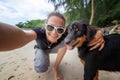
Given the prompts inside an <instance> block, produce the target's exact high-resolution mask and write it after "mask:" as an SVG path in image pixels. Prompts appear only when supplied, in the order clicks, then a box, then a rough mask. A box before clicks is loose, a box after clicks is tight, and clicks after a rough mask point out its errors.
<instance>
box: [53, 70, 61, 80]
mask: <svg viewBox="0 0 120 80" xmlns="http://www.w3.org/2000/svg"><path fill="white" fill-rule="evenodd" d="M53 72H54V76H55V80H63V79H62V78H63V77H62V76H61V75H60V74H59V72H58V71H57V70H56V69H54V70H53Z"/></svg>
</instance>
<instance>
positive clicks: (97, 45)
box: [90, 43, 100, 50]
mask: <svg viewBox="0 0 120 80" xmlns="http://www.w3.org/2000/svg"><path fill="white" fill-rule="evenodd" d="M99 46H100V44H99V43H98V44H96V45H95V46H93V47H91V48H90V50H93V49H96V48H97V47H99Z"/></svg>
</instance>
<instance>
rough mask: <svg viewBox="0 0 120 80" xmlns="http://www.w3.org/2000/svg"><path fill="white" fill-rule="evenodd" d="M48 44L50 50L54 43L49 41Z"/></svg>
mask: <svg viewBox="0 0 120 80" xmlns="http://www.w3.org/2000/svg"><path fill="white" fill-rule="evenodd" d="M47 44H48V48H49V49H50V48H51V46H52V43H49V42H48V41H47Z"/></svg>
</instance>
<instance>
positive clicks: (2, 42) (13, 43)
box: [0, 23, 37, 51]
mask: <svg viewBox="0 0 120 80" xmlns="http://www.w3.org/2000/svg"><path fill="white" fill-rule="evenodd" d="M36 37H37V36H36V33H35V32H34V31H33V30H29V31H24V30H22V29H21V28H18V27H16V26H12V25H9V24H5V23H0V51H8V50H13V49H16V48H20V47H22V46H24V45H25V44H27V43H28V42H30V41H32V40H34V39H36Z"/></svg>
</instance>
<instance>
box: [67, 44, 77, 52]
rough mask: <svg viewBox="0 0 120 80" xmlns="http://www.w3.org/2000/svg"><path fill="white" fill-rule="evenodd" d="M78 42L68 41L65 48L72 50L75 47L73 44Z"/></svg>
mask: <svg viewBox="0 0 120 80" xmlns="http://www.w3.org/2000/svg"><path fill="white" fill-rule="evenodd" d="M78 43H79V42H75V43H69V44H67V49H68V50H72V49H74V48H75V46H76V45H77V44H78Z"/></svg>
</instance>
